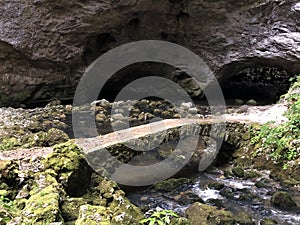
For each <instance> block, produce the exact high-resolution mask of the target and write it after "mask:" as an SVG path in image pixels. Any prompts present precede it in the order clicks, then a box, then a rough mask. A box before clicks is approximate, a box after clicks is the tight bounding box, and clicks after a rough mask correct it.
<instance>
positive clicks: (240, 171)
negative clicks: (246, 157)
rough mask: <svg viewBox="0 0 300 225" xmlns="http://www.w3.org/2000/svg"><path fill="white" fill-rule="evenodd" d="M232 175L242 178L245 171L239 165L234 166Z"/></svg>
mask: <svg viewBox="0 0 300 225" xmlns="http://www.w3.org/2000/svg"><path fill="white" fill-rule="evenodd" d="M232 173H233V175H235V176H236V177H239V178H243V177H244V176H245V172H244V170H243V169H242V168H241V167H235V168H233V169H232Z"/></svg>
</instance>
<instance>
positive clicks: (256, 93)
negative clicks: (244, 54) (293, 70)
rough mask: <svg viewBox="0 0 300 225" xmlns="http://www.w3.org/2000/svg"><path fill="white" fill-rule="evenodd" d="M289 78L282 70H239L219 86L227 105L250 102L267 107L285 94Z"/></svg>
mask: <svg viewBox="0 0 300 225" xmlns="http://www.w3.org/2000/svg"><path fill="white" fill-rule="evenodd" d="M290 78H291V76H290V75H289V74H288V73H287V72H286V71H285V70H284V69H280V68H276V67H252V68H246V69H243V70H241V71H240V72H238V73H236V74H235V75H233V76H232V77H230V78H229V79H227V80H225V81H223V82H222V83H221V84H220V85H221V88H222V91H223V94H224V97H225V99H226V104H227V105H235V104H247V102H249V101H251V100H255V102H256V103H257V105H268V104H274V103H276V102H277V101H278V100H279V99H280V96H281V95H283V94H285V93H287V91H288V89H289V87H290V85H291V82H290ZM252 102H253V101H252Z"/></svg>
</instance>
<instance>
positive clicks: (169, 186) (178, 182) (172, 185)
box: [154, 178, 191, 191]
mask: <svg viewBox="0 0 300 225" xmlns="http://www.w3.org/2000/svg"><path fill="white" fill-rule="evenodd" d="M190 182H191V180H190V179H188V178H179V179H175V178H170V179H168V180H164V181H162V182H159V183H157V184H155V185H154V189H155V190H156V191H171V190H174V189H176V188H178V187H180V186H182V185H184V184H187V183H190Z"/></svg>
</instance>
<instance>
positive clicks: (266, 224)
mask: <svg viewBox="0 0 300 225" xmlns="http://www.w3.org/2000/svg"><path fill="white" fill-rule="evenodd" d="M276 224H278V223H277V221H276V220H273V219H263V220H262V221H260V225H276Z"/></svg>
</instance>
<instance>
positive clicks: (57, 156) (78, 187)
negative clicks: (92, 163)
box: [42, 140, 92, 197]
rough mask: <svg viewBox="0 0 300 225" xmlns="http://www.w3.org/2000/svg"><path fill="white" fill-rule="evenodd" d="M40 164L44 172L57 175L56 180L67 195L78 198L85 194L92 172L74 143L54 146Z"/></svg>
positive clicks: (69, 142)
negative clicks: (51, 172) (48, 171)
mask: <svg viewBox="0 0 300 225" xmlns="http://www.w3.org/2000/svg"><path fill="white" fill-rule="evenodd" d="M42 164H43V165H44V168H45V169H46V170H52V171H53V172H54V173H55V174H57V175H56V178H57V180H58V181H59V182H60V183H61V184H62V185H63V186H64V188H65V190H66V192H67V194H68V195H70V196H72V197H80V196H82V195H83V194H85V192H86V189H87V185H88V184H89V181H90V177H91V174H92V170H91V168H90V167H89V166H88V164H87V163H86V161H85V159H84V156H83V153H82V151H81V149H80V148H79V147H78V146H77V145H76V144H75V142H74V141H72V140H71V141H68V142H66V143H63V144H59V145H56V146H55V147H54V151H53V152H52V153H51V154H50V155H48V156H47V157H46V158H45V159H44V160H43V161H42Z"/></svg>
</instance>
